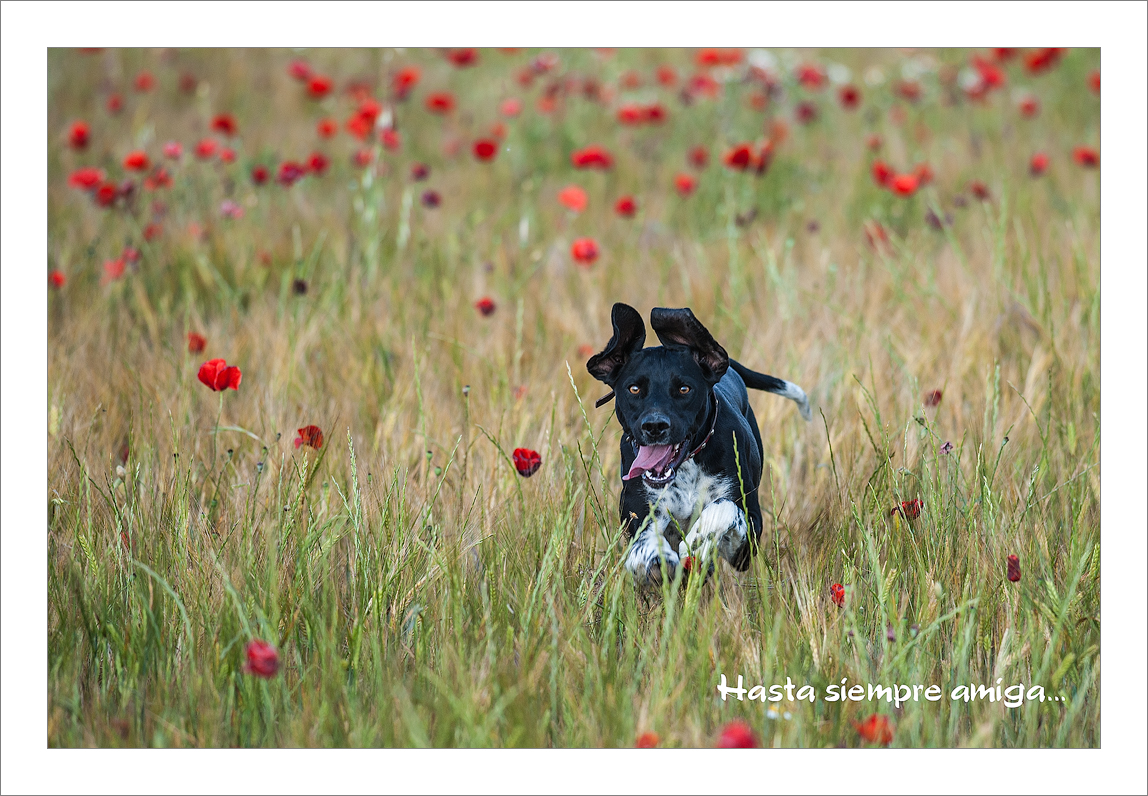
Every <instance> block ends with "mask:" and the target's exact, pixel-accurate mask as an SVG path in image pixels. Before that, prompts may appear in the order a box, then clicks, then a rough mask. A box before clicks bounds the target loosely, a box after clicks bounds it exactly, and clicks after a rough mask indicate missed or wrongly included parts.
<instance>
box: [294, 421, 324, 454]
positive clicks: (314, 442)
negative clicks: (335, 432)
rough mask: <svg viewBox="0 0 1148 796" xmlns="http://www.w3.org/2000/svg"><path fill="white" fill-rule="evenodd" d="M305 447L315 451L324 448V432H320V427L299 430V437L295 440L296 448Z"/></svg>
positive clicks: (305, 427)
mask: <svg viewBox="0 0 1148 796" xmlns="http://www.w3.org/2000/svg"><path fill="white" fill-rule="evenodd" d="M303 445H307V446H308V447H311V448H314V449H315V450H319V448H321V447H323V432H322V431H320V430H319V427H318V426H303V428H301V429H299V436H297V437H296V438H295V447H296V448H299V447H301V446H303Z"/></svg>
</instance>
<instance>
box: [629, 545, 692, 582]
mask: <svg viewBox="0 0 1148 796" xmlns="http://www.w3.org/2000/svg"><path fill="white" fill-rule="evenodd" d="M651 536H652V535H643V536H639V537H638V538H637V539H635V540H634V543H633V544H632V545H630V552H629V554H628V555H627V556H626V569H627V570H628V571H629V572H630V574H631V575H632V576H633V577H634V580H635V581H636V582H637V583H638V585H639V586H649V587H660V586H661V585H662V583H663V582H666V581H671V580H673V579H674V576H675V575H676V574H677V570H678V567H679V566H680V564H681V561H680V560H679V558H678V554H677V553H675V552H674V551H673V549H672V548H671V547H670V545H669V543H668V542H667V541H666V540H665V538H664V537H660V536H659V539H660V541H661V544H658V539H653V538H651Z"/></svg>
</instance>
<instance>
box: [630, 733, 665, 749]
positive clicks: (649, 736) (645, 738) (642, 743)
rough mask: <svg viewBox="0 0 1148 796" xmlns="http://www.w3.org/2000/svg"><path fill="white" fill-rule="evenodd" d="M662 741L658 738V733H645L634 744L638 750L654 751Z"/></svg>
mask: <svg viewBox="0 0 1148 796" xmlns="http://www.w3.org/2000/svg"><path fill="white" fill-rule="evenodd" d="M661 740H662V739H661V738H659V737H658V734H657V733H656V732H644V733H642V734H641V735H639V736H638V740H637V741H636V742H635V743H634V747H635V748H636V749H654V748H656V747H657V745H658V742H659V741H661Z"/></svg>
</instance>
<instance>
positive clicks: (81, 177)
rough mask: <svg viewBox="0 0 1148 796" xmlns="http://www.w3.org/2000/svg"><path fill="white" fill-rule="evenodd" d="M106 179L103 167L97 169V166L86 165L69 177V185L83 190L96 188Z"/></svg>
mask: <svg viewBox="0 0 1148 796" xmlns="http://www.w3.org/2000/svg"><path fill="white" fill-rule="evenodd" d="M103 181H104V172H103V169H97V168H96V167H95V166H84V167H83V168H79V169H76V170H75V171H73V172H72V174H71V176H69V177H68V185H70V186H72V187H73V188H79V189H80V190H82V191H91V190H94V189H95V188H96V187H97V186H98V185H99V184H100V183H102V182H103Z"/></svg>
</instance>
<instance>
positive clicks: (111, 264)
mask: <svg viewBox="0 0 1148 796" xmlns="http://www.w3.org/2000/svg"><path fill="white" fill-rule="evenodd" d="M126 265H127V263H125V262H124V258H123V257H119V258H117V259H115V260H104V275H103V277H102V278H101V279H100V284H101V285H106V284H107V283H108V282H115V281H116V280H117V279H119V278H120V277H122V276H123V275H124V267H125V266H126Z"/></svg>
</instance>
